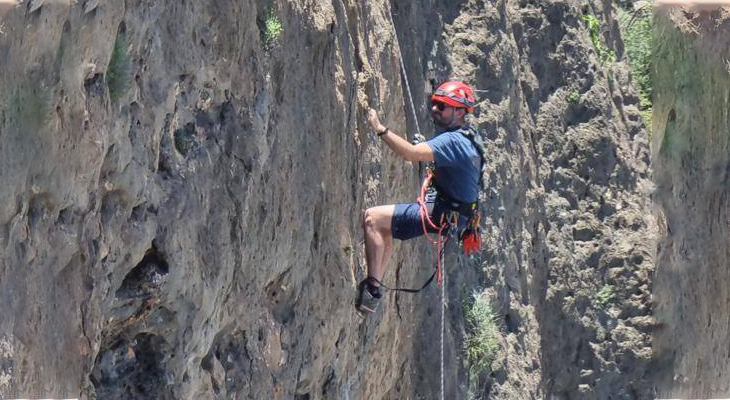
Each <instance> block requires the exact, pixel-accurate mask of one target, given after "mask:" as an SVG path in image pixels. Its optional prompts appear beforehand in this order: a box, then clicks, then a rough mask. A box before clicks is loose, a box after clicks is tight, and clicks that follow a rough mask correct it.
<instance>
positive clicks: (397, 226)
mask: <svg viewBox="0 0 730 400" xmlns="http://www.w3.org/2000/svg"><path fill="white" fill-rule="evenodd" d="M426 207H427V208H428V210H429V213H430V215H431V221H433V223H434V225H436V226H440V225H441V216H442V215H443V214H444V212H445V211H447V210H448V209H447V207H445V205H444V204H443V203H441V202H435V203H433V202H427V203H426ZM425 223H426V229H427V230H428V232H429V233H436V232H438V231H437V230H434V229H433V228H431V226H430V225H429V224H428V221H425ZM466 223H467V218H466V217H464V216H463V215H460V216H459V226H466ZM390 229H391V231H392V232H393V237H394V238H395V239H399V240H408V239H413V238H415V237H418V236H421V235H423V222H421V207H420V206H419V205H418V203H406V204H396V205H395V210H394V211H393V219H392V220H391V223H390ZM446 231H447V230H446V229H444V231H443V232H442V234H445V233H446Z"/></svg>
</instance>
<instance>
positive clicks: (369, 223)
mask: <svg viewBox="0 0 730 400" xmlns="http://www.w3.org/2000/svg"><path fill="white" fill-rule="evenodd" d="M388 217H389V215H387V214H386V213H385V212H384V209H383V207H382V206H381V207H371V208H368V209H367V210H365V212H364V213H363V217H362V227H363V229H365V230H366V231H368V230H373V231H378V232H382V233H387V232H389V231H390V226H387V225H388V223H389V222H390V218H388Z"/></svg>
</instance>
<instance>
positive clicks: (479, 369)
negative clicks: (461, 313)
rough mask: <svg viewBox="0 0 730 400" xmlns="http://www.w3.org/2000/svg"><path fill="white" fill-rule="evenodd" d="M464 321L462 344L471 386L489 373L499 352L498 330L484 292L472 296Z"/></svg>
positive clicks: (495, 319) (490, 305)
mask: <svg viewBox="0 0 730 400" xmlns="http://www.w3.org/2000/svg"><path fill="white" fill-rule="evenodd" d="M466 321H467V324H468V328H469V332H468V333H467V336H466V340H465V343H464V350H465V351H466V357H467V361H468V363H469V380H470V382H471V383H472V385H475V384H477V383H478V382H479V380H480V377H481V376H484V375H485V374H488V373H489V372H490V371H491V366H492V361H494V359H495V357H496V355H497V350H499V335H500V334H499V328H498V327H497V317H496V316H495V315H494V311H492V304H491V302H490V301H489V296H488V295H487V294H486V293H485V292H477V293H475V294H474V295H473V302H472V303H471V304H468V305H467V311H466Z"/></svg>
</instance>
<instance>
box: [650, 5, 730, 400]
mask: <svg viewBox="0 0 730 400" xmlns="http://www.w3.org/2000/svg"><path fill="white" fill-rule="evenodd" d="M728 32H730V21H728V19H727V10H726V11H724V12H720V11H714V12H702V13H690V12H682V11H680V10H668V11H665V12H662V13H660V14H657V16H656V17H655V33H656V35H655V38H656V43H655V44H654V48H655V51H654V53H655V64H654V65H655V67H654V68H655V71H654V72H655V77H656V78H657V79H656V80H655V81H656V82H658V83H659V84H658V85H656V86H655V89H654V90H655V97H656V99H655V102H654V104H655V108H654V129H653V132H654V135H653V136H652V154H653V163H654V165H655V166H656V168H655V180H656V184H657V188H656V193H655V195H654V198H655V201H654V202H655V204H656V206H657V207H656V213H657V216H658V218H657V220H658V222H659V224H658V225H659V233H660V241H659V246H658V254H657V271H656V279H655V293H654V297H655V301H656V319H657V323H658V324H659V325H658V327H659V329H658V330H657V332H656V334H655V341H654V352H655V355H656V359H657V360H658V361H660V362H661V363H662V364H664V365H667V366H668V368H666V369H665V373H664V374H661V375H660V376H659V377H658V379H657V385H658V387H659V388H660V389H661V391H662V392H664V393H669V394H672V395H673V396H674V397H686V396H696V395H698V394H701V395H704V396H706V397H723V396H727V394H728V393H730V369H728V367H727V365H728V359H730V353H728V346H727V343H728V340H730V338H729V337H728V334H729V333H728V323H729V322H728V321H730V313H729V312H728V304H730V291H729V290H728V288H727V284H726V283H727V282H728V280H730V276H728V257H727V249H728V238H729V237H730V232H729V230H728V218H729V217H728V185H727V181H728V165H730V157H729V156H728V151H727V149H728V146H730V142H729V141H728V132H730V119H729V118H728V101H729V100H728V99H729V98H730V70H729V69H728V68H729V67H728V64H727V59H728V58H729V57H730V53H729V52H728V43H729V42H728V38H729V37H730V36H728Z"/></svg>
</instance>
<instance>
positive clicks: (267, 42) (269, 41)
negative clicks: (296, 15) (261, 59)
mask: <svg viewBox="0 0 730 400" xmlns="http://www.w3.org/2000/svg"><path fill="white" fill-rule="evenodd" d="M263 25H264V31H263V38H264V46H265V47H266V48H267V49H270V48H272V47H274V45H275V44H276V43H277V42H278V40H279V37H280V36H281V34H282V33H283V32H284V27H283V25H282V24H281V20H280V19H279V16H277V15H276V13H275V12H274V10H273V9H269V10H268V11H267V12H266V14H265V15H264V20H263Z"/></svg>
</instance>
